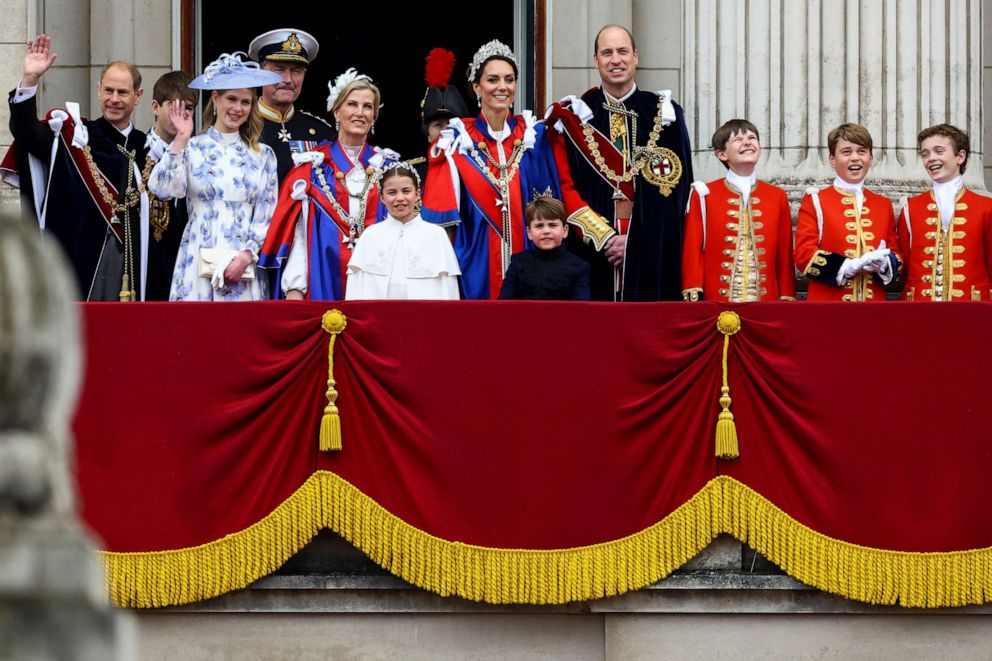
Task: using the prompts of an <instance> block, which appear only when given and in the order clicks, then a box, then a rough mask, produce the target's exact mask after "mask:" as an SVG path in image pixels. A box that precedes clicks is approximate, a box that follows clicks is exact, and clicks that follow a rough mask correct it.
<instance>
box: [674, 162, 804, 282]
mask: <svg viewBox="0 0 992 661" xmlns="http://www.w3.org/2000/svg"><path fill="white" fill-rule="evenodd" d="M791 250H792V214H791V213H790V212H789V200H788V198H787V196H786V194H785V191H784V190H782V189H781V188H778V187H777V186H772V185H771V184H768V183H765V182H764V181H758V182H756V183H755V184H754V186H753V187H752V188H751V194H750V197H749V199H748V202H747V204H746V205H744V204H743V201H742V197H741V194H740V191H738V190H737V189H736V188H734V187H733V186H732V185H731V184H730V183H728V182H727V180H726V179H717V180H716V181H711V182H710V183H709V184H706V185H703V184H701V182H697V183H695V184H693V192H692V195H691V196H690V198H689V211H688V213H687V214H686V221H685V241H684V242H683V244H682V287H683V290H682V297H683V298H684V299H685V300H699V299H700V298H704V299H706V300H709V301H731V302H745V301H775V300H779V299H786V300H788V299H794V298H795V296H796V278H795V273H794V272H793V268H792V255H791Z"/></svg>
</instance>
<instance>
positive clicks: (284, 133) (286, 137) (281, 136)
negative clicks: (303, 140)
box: [279, 126, 293, 142]
mask: <svg viewBox="0 0 992 661" xmlns="http://www.w3.org/2000/svg"><path fill="white" fill-rule="evenodd" d="M279 139H280V140H282V141H283V142H289V141H290V140H292V139H293V136H291V135H290V134H289V131H287V130H286V127H285V126H284V127H282V130H281V131H279Z"/></svg>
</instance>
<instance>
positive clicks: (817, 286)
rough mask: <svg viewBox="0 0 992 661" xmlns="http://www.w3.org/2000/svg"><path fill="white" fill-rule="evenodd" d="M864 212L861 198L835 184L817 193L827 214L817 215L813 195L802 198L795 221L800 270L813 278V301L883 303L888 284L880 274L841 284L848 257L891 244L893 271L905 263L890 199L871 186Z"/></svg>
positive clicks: (810, 297) (862, 275) (860, 275)
mask: <svg viewBox="0 0 992 661" xmlns="http://www.w3.org/2000/svg"><path fill="white" fill-rule="evenodd" d="M862 190H863V191H864V195H865V197H864V202H863V203H862V206H861V213H860V214H859V213H858V209H857V198H856V197H855V196H854V195H853V194H851V193H846V192H844V191H842V190H840V189H838V188H836V187H835V186H828V187H826V188H824V189H822V190H820V191H818V192H817V194H818V195H819V199H820V208H821V209H822V214H817V210H816V205H815V204H814V202H813V196H812V195H811V194H807V195H806V196H805V197H803V201H802V204H801V205H800V207H799V219H798V220H797V221H796V249H795V258H796V268H798V269H800V270H801V271H802V273H803V275H805V276H806V277H807V279H808V282H809V289H808V293H807V296H806V298H807V300H810V301H884V300H885V287H884V286H883V285H882V282H881V281H880V280H879V279H878V277H877V276H875V275H873V274H870V273H863V272H862V273H858V274H857V275H855V276H854V278H852V279H851V280H850V281H849V282H848V283H847V284H846V285H838V284H837V274H838V273H839V272H840V269H841V267H842V266H843V265H844V260H845V259H854V258H857V257H861V256H862V255H864V254H865V253H868V252H871V251H872V250H875V249H876V248H878V245H879V242H880V241H882V240H883V239H884V240H885V244H886V247H887V248H888V249H890V250H891V251H892V253H893V254H894V255H895V257H896V262H895V264H894V268H895V269H896V270H894V271H893V274H895V273H896V272H897V270H898V269H899V268H900V267H901V264H902V258H901V257H900V256H899V254H898V246H897V242H896V224H895V215H894V214H893V212H892V202H890V201H889V199H888V198H887V197H884V196H882V195H879V194H878V193H873V192H871V191H870V190H868V189H867V188H864V189H862Z"/></svg>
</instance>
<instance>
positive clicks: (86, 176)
mask: <svg viewBox="0 0 992 661" xmlns="http://www.w3.org/2000/svg"><path fill="white" fill-rule="evenodd" d="M56 113H58V114H56ZM63 114H64V115H65V116H63ZM45 119H46V120H47V121H48V123H49V126H52V128H53V130H57V136H56V140H57V141H58V142H61V143H62V145H63V146H64V147H65V150H66V154H68V155H69V162H70V163H71V164H72V167H73V169H74V170H75V172H76V173H77V174H78V175H79V179H80V181H82V182H83V186H84V187H85V188H86V192H88V193H89V195H90V198H91V199H92V200H93V204H94V205H95V206H96V208H97V210H98V211H99V212H100V216H102V217H103V220H104V221H105V222H106V223H107V226H108V227H109V228H110V231H111V232H113V233H114V236H115V237H117V240H118V241H119V242H120V243H122V244H123V243H124V228H123V226H122V225H121V224H120V222H119V221H118V222H115V220H114V218H115V214H114V210H113V208H112V207H111V206H110V204H108V203H107V201H106V200H105V199H104V196H103V195H102V194H101V189H106V191H107V192H108V193H109V195H110V197H111V199H114V200H117V199H118V198H119V196H120V193H118V192H117V187H116V186H114V185H113V183H111V181H110V179H108V178H107V176H106V175H105V174H103V172H101V171H100V168H99V167H97V165H96V163H93V167H92V168H91V167H90V164H89V163H87V159H86V153H85V152H84V151H83V149H82V148H80V147H76V148H73V140H72V138H73V133H74V131H75V128H76V123H75V121H74V120H73V118H72V117H71V116H69V115H68V113H65V112H64V111H61V110H57V109H56V110H50V111H49V112H48V115H46V117H45ZM59 122H61V125H60V124H59ZM56 153H57V148H53V149H52V162H53V163H54V161H55V156H56ZM91 162H92V161H91ZM46 206H47V204H46ZM42 215H44V210H43V211H42Z"/></svg>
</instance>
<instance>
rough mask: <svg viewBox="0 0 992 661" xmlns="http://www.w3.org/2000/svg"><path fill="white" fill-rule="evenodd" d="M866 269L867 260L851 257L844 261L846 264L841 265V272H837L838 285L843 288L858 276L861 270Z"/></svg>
mask: <svg viewBox="0 0 992 661" xmlns="http://www.w3.org/2000/svg"><path fill="white" fill-rule="evenodd" d="M864 267H865V258H864V257H858V258H857V259H851V258H850V257H849V258H847V259H845V260H844V263H843V264H841V265H840V270H839V271H837V284H838V285H839V286H841V287H843V286H844V285H845V284H847V282H848V281H849V280H850V279H851V278H853V277H854V276H856V275H857V274H858V273H859V272H860V271H861V269H863V268H864Z"/></svg>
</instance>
